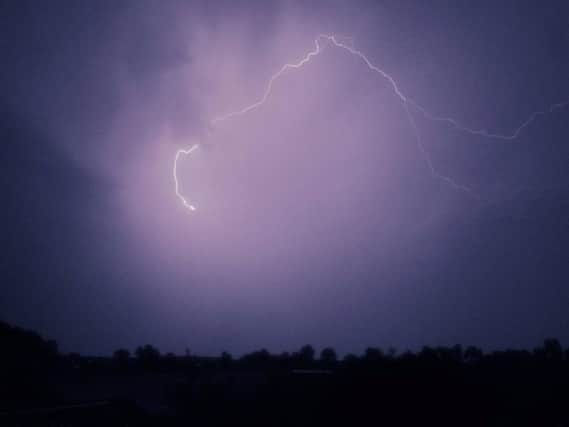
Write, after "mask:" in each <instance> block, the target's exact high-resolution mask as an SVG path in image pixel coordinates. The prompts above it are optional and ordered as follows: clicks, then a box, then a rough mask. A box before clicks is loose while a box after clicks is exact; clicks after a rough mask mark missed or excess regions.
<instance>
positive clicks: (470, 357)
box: [463, 346, 484, 364]
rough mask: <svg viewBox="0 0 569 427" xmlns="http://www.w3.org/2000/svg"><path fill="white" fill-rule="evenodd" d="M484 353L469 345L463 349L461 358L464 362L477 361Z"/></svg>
mask: <svg viewBox="0 0 569 427" xmlns="http://www.w3.org/2000/svg"><path fill="white" fill-rule="evenodd" d="M483 356H484V353H482V350H480V349H479V348H478V347H474V346H470V347H468V348H467V349H466V350H465V351H464V356H463V360H464V361H465V362H466V363H473V364H475V363H479V362H480V361H481V360H482V357H483Z"/></svg>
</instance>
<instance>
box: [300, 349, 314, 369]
mask: <svg viewBox="0 0 569 427" xmlns="http://www.w3.org/2000/svg"><path fill="white" fill-rule="evenodd" d="M315 353H316V352H315V351H314V347H312V346H311V345H304V346H302V347H301V349H300V351H299V352H298V359H299V361H300V363H301V364H302V365H303V366H310V365H311V364H312V363H313V362H314V355H315Z"/></svg>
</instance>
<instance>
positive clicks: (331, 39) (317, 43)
mask: <svg viewBox="0 0 569 427" xmlns="http://www.w3.org/2000/svg"><path fill="white" fill-rule="evenodd" d="M322 41H326V42H328V43H329V44H331V45H333V46H335V47H337V48H340V49H343V50H346V51H347V52H349V53H350V54H352V55H354V56H356V57H357V58H359V59H360V60H361V61H362V62H363V63H364V64H365V65H366V66H367V68H369V69H370V70H371V71H373V72H375V73H377V74H379V75H380V76H381V77H382V78H383V79H385V80H386V81H387V82H388V83H389V84H390V85H391V88H392V89H393V92H394V93H395V95H396V96H397V97H398V98H399V100H400V101H401V103H402V104H403V107H404V109H405V113H406V115H407V119H408V121H409V124H410V126H411V128H412V129H413V133H414V136H415V142H416V144H417V147H418V149H419V152H420V153H421V155H422V156H423V159H424V161H425V163H426V165H427V167H428V168H429V171H430V172H431V175H432V176H433V177H435V178H437V179H440V180H442V181H443V182H445V183H447V184H448V185H450V186H451V187H453V188H455V189H457V190H461V191H465V192H467V193H468V194H470V195H471V196H474V197H477V196H476V194H474V193H473V192H472V190H471V189H470V188H468V187H466V186H464V185H462V184H459V183H457V182H456V181H455V180H453V179H452V178H451V177H448V176H445V175H442V174H440V173H439V172H437V170H436V168H435V166H434V164H433V162H432V160H431V157H430V156H429V154H428V152H427V150H426V149H425V146H424V144H423V140H422V138H421V135H420V133H419V129H418V127H417V123H416V121H415V118H414V117H413V114H412V113H411V110H410V107H412V108H414V109H416V110H417V111H419V112H420V113H421V114H422V115H423V116H424V117H425V118H426V119H427V120H430V121H434V122H442V123H446V124H447V125H449V126H450V127H452V128H453V129H456V130H457V131H460V132H463V133H468V134H471V135H475V136H481V137H484V138H488V139H498V140H503V141H512V140H515V139H517V138H518V137H519V135H520V134H521V133H522V131H523V130H524V129H525V128H526V127H528V126H529V125H530V124H531V123H533V122H534V121H535V120H536V119H537V118H538V117H539V116H544V115H546V114H550V113H553V112H554V111H556V110H558V109H563V108H566V107H569V101H566V102H561V103H558V104H553V105H552V106H551V107H549V108H548V109H547V110H543V111H535V112H533V113H532V114H531V115H530V116H529V117H528V119H527V120H525V121H524V122H523V123H522V124H521V125H520V126H518V127H517V128H515V129H514V130H513V131H512V132H511V133H509V134H500V133H493V132H489V131H487V130H486V129H472V128H469V127H467V126H464V125H462V124H460V123H459V122H458V121H457V120H455V119H453V118H452V117H439V116H436V115H434V114H431V113H430V112H429V111H427V109H425V108H424V107H422V106H421V105H419V104H417V103H416V102H415V101H413V100H412V99H410V98H409V97H407V96H406V95H405V94H404V93H403V92H402V91H401V90H400V89H399V86H398V85H397V82H396V81H395V79H394V78H393V77H392V76H391V75H389V74H388V73H387V72H385V71H384V70H382V69H381V68H379V67H377V66H376V65H374V64H373V63H372V62H371V61H370V60H369V59H368V57H367V56H366V55H365V54H364V53H363V52H361V51H359V50H357V49H355V48H354V47H352V46H350V45H347V44H345V43H343V42H341V41H339V40H338V37H337V36H334V35H326V34H320V35H319V36H318V37H317V38H316V39H315V40H314V49H313V50H311V51H309V52H308V53H306V54H305V56H304V57H303V58H302V59H300V60H299V61H298V62H294V63H287V64H285V65H283V66H282V67H281V68H280V70H278V71H277V72H276V73H275V74H273V75H272V76H271V78H270V79H269V81H268V83H267V86H266V88H265V91H264V92H263V96H262V97H261V98H260V99H259V100H258V101H256V102H254V103H252V104H250V105H248V106H245V107H243V108H242V109H240V110H236V111H232V112H229V113H227V114H224V115H221V116H217V117H214V118H213V119H212V120H211V124H212V125H213V126H215V125H216V124H218V123H220V122H223V121H225V120H228V119H231V118H233V117H238V116H241V115H244V114H247V113H248V112H250V111H252V110H255V109H256V108H259V107H261V106H262V105H263V104H264V103H265V102H266V101H267V99H268V98H269V96H270V94H271V91H272V89H273V84H274V83H275V81H276V80H277V79H278V78H279V77H281V76H282V75H283V74H284V73H285V72H286V71H288V70H292V69H299V68H302V67H303V66H304V65H306V64H307V63H308V62H310V60H311V59H312V58H314V57H316V56H317V55H319V54H320V53H321V52H322V45H321V42H322ZM198 146H199V145H198V144H196V145H193V146H192V147H190V148H189V149H181V150H178V151H177V152H176V158H175V160H174V170H173V175H174V182H175V191H176V196H178V198H179V199H180V200H181V201H182V204H183V205H184V206H185V207H186V208H188V209H189V210H192V211H194V210H196V207H195V206H194V205H192V204H191V202H190V201H189V200H188V199H187V198H186V197H184V196H183V195H182V194H181V193H180V184H179V182H178V174H177V165H178V160H179V158H180V157H181V156H182V155H184V156H187V155H190V153H192V152H193V151H194V150H195V149H197V148H198Z"/></svg>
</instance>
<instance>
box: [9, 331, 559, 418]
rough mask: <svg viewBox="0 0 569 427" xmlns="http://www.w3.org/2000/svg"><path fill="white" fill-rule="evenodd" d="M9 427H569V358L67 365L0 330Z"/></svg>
mask: <svg viewBox="0 0 569 427" xmlns="http://www.w3.org/2000/svg"><path fill="white" fill-rule="evenodd" d="M0 358H1V359H0V362H1V365H0V374H1V378H0V380H1V381H0V426H20V425H21V426H29V425H38V426H83V425H85V426H137V425H157V426H163V425H164V426H169V425H188V426H209V425H243V426H251V425H253V426H273V425H276V426H305V425H311V426H313V425H326V424H327V425H342V426H351V425H377V426H407V425H409V426H425V425H433V426H459V427H464V426H569V351H563V349H562V348H561V345H560V344H559V343H558V342H557V341H556V340H546V341H545V342H544V344H543V345H542V346H541V347H538V348H536V349H534V350H532V351H519V350H516V351H514V350H508V351H503V352H494V353H491V354H483V353H482V352H481V351H480V350H479V349H477V348H474V347H469V348H466V349H463V348H462V347H460V346H455V347H452V348H429V347H425V348H423V350H422V351H420V352H418V353H402V354H397V353H395V352H394V351H391V352H389V353H383V352H382V351H380V350H378V349H374V348H370V349H368V350H366V352H365V354H364V355H362V356H347V357H345V358H344V359H343V360H337V358H336V354H335V352H334V351H333V350H332V349H324V350H323V351H322V352H321V353H320V357H315V354H314V350H313V349H312V348H311V347H310V346H305V347H303V348H302V349H301V350H300V351H298V352H295V353H292V354H288V353H285V354H282V355H278V356H277V355H271V354H269V353H268V352H266V351H263V350H261V351H258V352H255V353H252V354H249V355H246V356H244V357H242V358H240V359H233V358H232V357H231V356H230V355H229V354H223V355H222V356H221V357H219V358H205V357H198V356H192V355H190V354H187V355H185V356H175V355H172V354H169V355H161V354H160V353H159V352H158V351H157V350H156V349H154V348H153V347H151V346H145V347H140V348H138V349H137V351H136V353H135V355H134V356H131V355H130V354H129V353H128V352H127V351H126V350H118V351H117V352H115V354H114V356H113V357H111V358H91V357H82V356H79V355H77V354H67V355H62V354H60V353H58V352H57V346H56V345H55V343H54V342H51V341H45V340H43V339H42V338H41V337H40V336H38V335H37V334H34V333H32V332H29V331H24V330H21V329H18V328H13V327H10V326H8V325H6V324H3V323H0Z"/></svg>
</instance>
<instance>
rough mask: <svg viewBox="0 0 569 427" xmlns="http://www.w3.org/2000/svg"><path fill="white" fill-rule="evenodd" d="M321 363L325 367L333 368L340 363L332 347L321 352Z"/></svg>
mask: <svg viewBox="0 0 569 427" xmlns="http://www.w3.org/2000/svg"><path fill="white" fill-rule="evenodd" d="M320 361H321V362H322V363H323V364H324V365H325V366H333V365H334V364H336V362H337V361H338V356H337V355H336V351H335V350H334V349H333V348H331V347H326V348H324V349H323V350H322V351H321V352H320Z"/></svg>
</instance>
